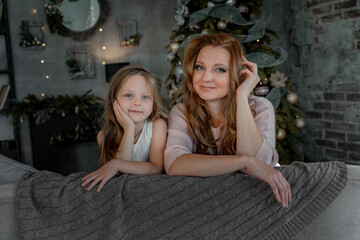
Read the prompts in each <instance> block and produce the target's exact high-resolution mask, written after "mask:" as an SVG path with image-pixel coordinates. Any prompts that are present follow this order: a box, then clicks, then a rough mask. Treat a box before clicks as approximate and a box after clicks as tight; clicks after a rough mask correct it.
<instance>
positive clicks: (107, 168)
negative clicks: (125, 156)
mask: <svg viewBox="0 0 360 240" xmlns="http://www.w3.org/2000/svg"><path fill="white" fill-rule="evenodd" d="M117 166H118V160H116V159H113V160H111V161H109V162H107V163H106V164H104V165H103V166H102V167H101V168H99V169H98V170H96V171H94V172H92V173H89V174H88V175H86V176H85V177H83V178H82V179H81V180H82V181H83V182H82V184H81V186H83V187H85V186H86V185H88V184H89V183H90V185H89V186H88V187H87V188H86V190H87V191H90V190H91V189H92V188H93V187H95V186H96V185H97V184H98V183H99V186H98V188H97V190H96V191H97V192H100V191H101V189H102V188H103V187H104V185H105V183H106V182H107V181H109V180H110V179H111V178H113V177H114V176H115V175H116V174H117V173H118V167H117Z"/></svg>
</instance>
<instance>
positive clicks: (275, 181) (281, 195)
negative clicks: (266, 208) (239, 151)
mask: <svg viewBox="0 0 360 240" xmlns="http://www.w3.org/2000/svg"><path fill="white" fill-rule="evenodd" d="M248 158H249V159H248V161H247V163H246V167H245V169H243V170H242V171H243V172H245V173H246V174H248V175H251V176H254V177H257V178H259V179H260V180H262V181H264V182H266V183H267V184H269V185H270V187H271V189H272V191H273V192H274V195H275V198H276V200H277V201H278V202H280V203H281V206H283V207H286V208H288V207H289V202H291V189H290V185H289V183H288V182H287V181H286V179H285V178H284V176H283V175H282V173H281V172H280V171H278V170H276V169H274V168H272V167H270V166H268V165H267V164H266V163H264V162H262V161H261V160H259V159H257V158H255V157H248Z"/></svg>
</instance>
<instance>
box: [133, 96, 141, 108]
mask: <svg viewBox="0 0 360 240" xmlns="http://www.w3.org/2000/svg"><path fill="white" fill-rule="evenodd" d="M140 104H141V102H140V98H138V97H134V105H136V106H140Z"/></svg>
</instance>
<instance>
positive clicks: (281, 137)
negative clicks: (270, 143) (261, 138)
mask: <svg viewBox="0 0 360 240" xmlns="http://www.w3.org/2000/svg"><path fill="white" fill-rule="evenodd" d="M285 138H286V131H285V130H284V129H282V128H279V129H278V130H277V132H276V140H278V141H282V140H284V139H285Z"/></svg>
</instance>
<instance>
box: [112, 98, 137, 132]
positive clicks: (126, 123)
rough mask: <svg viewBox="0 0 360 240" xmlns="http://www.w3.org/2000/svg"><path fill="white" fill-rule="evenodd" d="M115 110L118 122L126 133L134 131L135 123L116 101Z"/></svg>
mask: <svg viewBox="0 0 360 240" xmlns="http://www.w3.org/2000/svg"><path fill="white" fill-rule="evenodd" d="M113 109H114V112H115V116H116V120H117V122H118V123H119V124H120V126H121V127H123V128H124V130H125V131H126V130H130V131H134V129H135V123H134V121H133V120H132V119H131V118H130V117H129V115H127V114H126V113H125V112H124V111H123V110H122V109H121V107H120V104H119V103H118V101H116V100H115V101H114V103H113Z"/></svg>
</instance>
